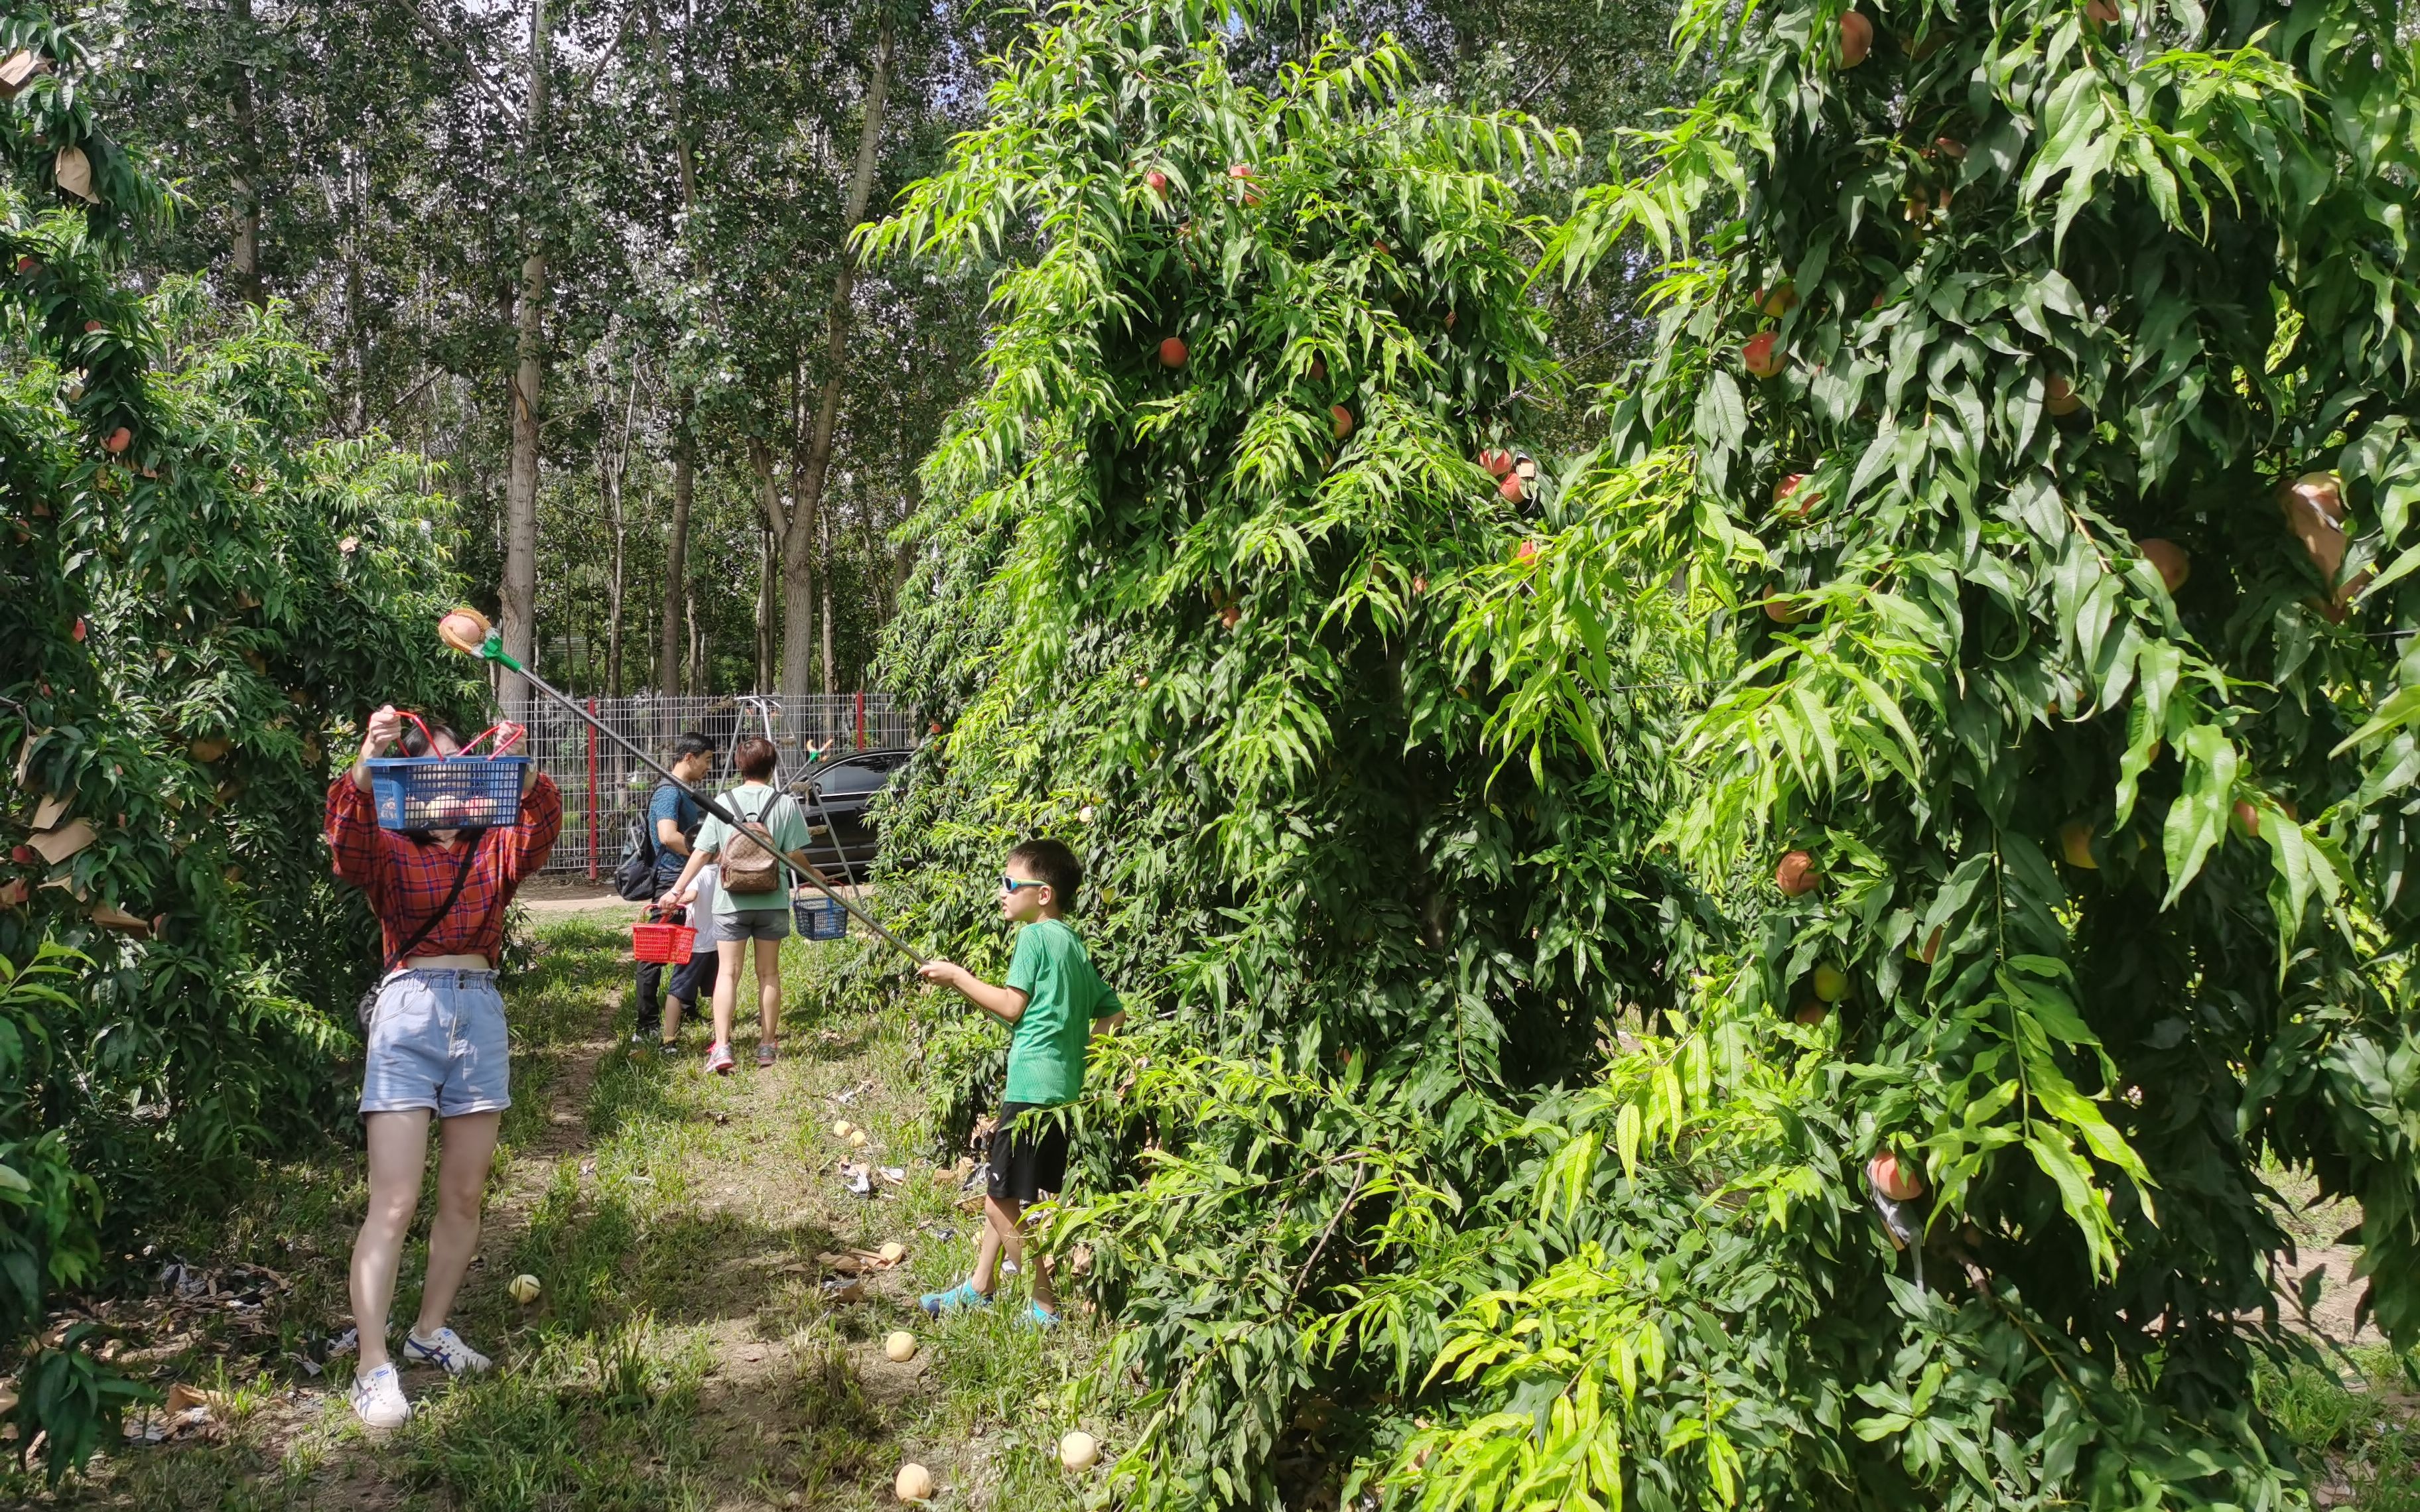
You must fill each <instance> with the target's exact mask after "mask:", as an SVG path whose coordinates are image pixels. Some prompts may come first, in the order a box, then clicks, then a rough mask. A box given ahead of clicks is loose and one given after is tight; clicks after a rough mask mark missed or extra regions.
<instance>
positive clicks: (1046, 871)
mask: <svg viewBox="0 0 2420 1512" xmlns="http://www.w3.org/2000/svg"><path fill="white" fill-rule="evenodd" d="M1008 861H1009V864H1010V865H1011V866H1017V865H1022V866H1023V867H1024V868H1025V870H1027V871H1028V872H1032V873H1033V877H1034V880H1035V881H1037V882H1047V883H1048V884H1050V896H1051V901H1052V902H1054V903H1057V904H1058V905H1059V907H1060V909H1061V910H1062V911H1063V912H1064V911H1067V910H1071V909H1073V908H1074V907H1075V906H1076V889H1077V888H1078V887H1082V886H1083V885H1084V863H1083V862H1081V861H1078V859H1076V853H1075V852H1074V851H1071V850H1069V849H1068V848H1067V847H1066V846H1064V845H1062V844H1060V843H1059V842H1058V841H1055V840H1029V841H1024V842H1023V843H1021V844H1019V845H1018V846H1017V847H1016V849H1015V850H1013V851H1011V852H1009V853H1008Z"/></svg>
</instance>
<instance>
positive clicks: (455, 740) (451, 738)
mask: <svg viewBox="0 0 2420 1512" xmlns="http://www.w3.org/2000/svg"><path fill="white" fill-rule="evenodd" d="M428 734H430V735H443V736H444V737H445V743H446V744H447V745H449V746H451V747H453V748H455V749H456V750H460V749H461V748H462V736H461V734H460V733H458V731H456V730H455V728H454V727H453V726H452V725H450V724H447V723H446V722H445V721H444V720H442V719H431V720H429V721H428ZM397 743H398V744H400V745H401V746H402V747H403V753H404V754H405V755H406V756H433V755H436V754H438V752H437V751H436V750H434V749H433V748H431V747H430V746H429V744H428V735H424V734H422V733H420V726H418V725H416V724H413V723H412V722H411V720H409V719H406V720H405V721H403V733H402V735H400V736H399V737H397Z"/></svg>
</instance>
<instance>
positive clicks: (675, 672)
mask: <svg viewBox="0 0 2420 1512" xmlns="http://www.w3.org/2000/svg"><path fill="white" fill-rule="evenodd" d="M689 410H690V396H689V394H688V393H686V392H684V393H682V394H681V396H680V400H679V412H678V415H677V417H676V418H675V421H674V423H673V531H672V539H671V540H669V541H667V542H665V543H664V623H663V635H662V637H661V639H660V640H658V642H657V645H656V691H657V692H659V693H661V694H662V695H664V696H665V697H666V698H675V697H677V696H678V695H679V693H680V690H681V600H682V597H683V595H684V594H685V593H686V591H687V589H688V585H689V516H690V505H691V504H692V503H694V502H695V501H696V499H697V468H696V456H695V454H694V453H693V452H692V451H691V449H690V435H689Z"/></svg>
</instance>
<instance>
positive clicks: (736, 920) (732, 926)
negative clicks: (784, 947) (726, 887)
mask: <svg viewBox="0 0 2420 1512" xmlns="http://www.w3.org/2000/svg"><path fill="white" fill-rule="evenodd" d="M714 937H715V938H716V939H718V940H786V939H788V938H789V937H790V911H789V910H788V909H786V908H743V909H741V910H739V911H738V912H737V913H736V914H717V915H715V916H714Z"/></svg>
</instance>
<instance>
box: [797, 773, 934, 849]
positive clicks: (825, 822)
mask: <svg viewBox="0 0 2420 1512" xmlns="http://www.w3.org/2000/svg"><path fill="white" fill-rule="evenodd" d="M915 754H916V753H915V752H914V751H912V750H861V751H859V752H858V753H857V754H856V755H854V756H845V757H843V758H842V759H840V760H839V761H836V762H833V763H830V764H828V765H822V766H812V767H809V768H808V769H807V770H806V772H805V773H804V774H802V775H801V776H799V778H797V779H794V780H793V781H792V782H791V783H790V791H791V792H792V793H794V794H796V795H798V799H799V807H800V808H801V809H803V810H806V815H807V824H808V825H809V826H810V827H811V828H812V829H813V831H814V841H812V842H811V843H810V844H809V845H808V846H807V859H809V860H811V861H813V862H814V863H815V865H816V867H817V868H818V869H820V870H821V871H822V872H824V873H825V874H826V875H828V876H833V877H837V876H840V875H842V874H844V873H845V874H846V875H847V877H848V879H849V880H850V881H852V882H863V881H864V880H865V879H866V878H867V877H868V876H869V875H871V874H872V873H873V871H874V852H875V847H876V839H875V833H874V825H873V823H872V821H870V820H868V819H867V818H866V814H865V810H866V805H868V804H869V803H871V802H873V801H874V795H876V794H877V793H879V792H881V791H882V784H884V783H885V782H888V781H890V780H891V774H892V773H893V772H896V771H898V770H899V769H900V768H901V767H903V766H905V765H907V763H908V760H909V758H911V757H913V756H914V755H915Z"/></svg>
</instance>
